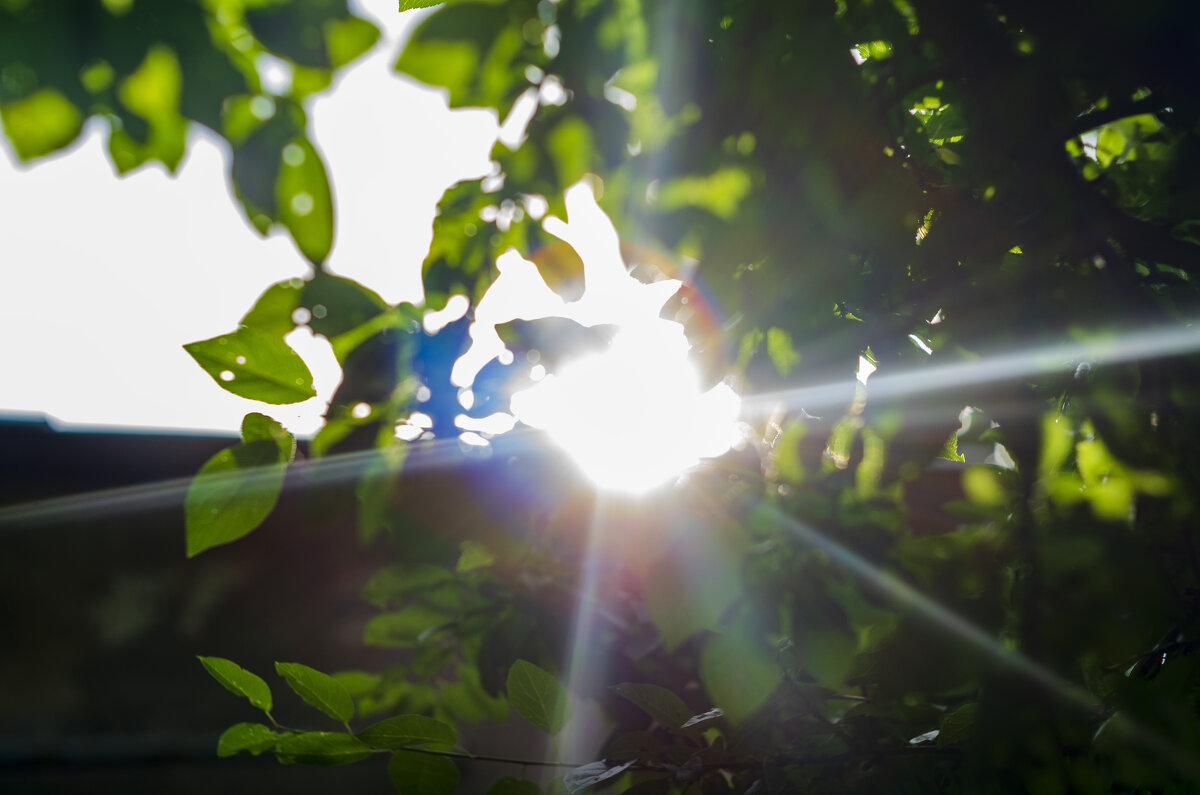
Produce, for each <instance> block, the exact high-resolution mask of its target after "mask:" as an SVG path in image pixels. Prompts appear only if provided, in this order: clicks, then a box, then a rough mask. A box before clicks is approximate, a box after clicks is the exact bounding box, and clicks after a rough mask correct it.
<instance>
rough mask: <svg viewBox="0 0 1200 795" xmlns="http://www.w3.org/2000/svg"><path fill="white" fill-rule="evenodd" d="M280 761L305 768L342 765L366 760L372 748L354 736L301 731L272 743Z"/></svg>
mask: <svg viewBox="0 0 1200 795" xmlns="http://www.w3.org/2000/svg"><path fill="white" fill-rule="evenodd" d="M275 755H276V756H278V757H279V761H281V762H300V763H301V764H305V765H345V764H349V763H350V762H357V761H358V760H360V759H366V758H367V757H368V756H370V755H371V749H370V748H369V747H368V746H367V745H366V744H365V743H363V742H362V741H361V740H359V739H358V738H357V737H355V736H354V735H353V734H344V733H342V732H304V733H303V734H293V735H289V736H287V737H284V738H282V739H280V740H279V742H278V743H276V744H275Z"/></svg>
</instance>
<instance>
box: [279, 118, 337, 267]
mask: <svg viewBox="0 0 1200 795" xmlns="http://www.w3.org/2000/svg"><path fill="white" fill-rule="evenodd" d="M280 157H281V158H282V159H283V163H282V165H281V166H280V169H279V177H278V179H277V181H276V182H275V202H276V206H277V207H278V209H279V220H280V221H282V222H283V225H284V226H286V227H287V230H288V231H289V232H291V233H292V239H293V240H295V241H296V246H297V247H298V248H299V249H300V253H301V254H303V255H304V256H305V257H307V258H308V260H309V261H310V262H312V263H313V264H314V265H319V264H320V263H321V262H323V261H324V260H325V258H326V257H327V256H329V249H331V248H332V247H333V198H332V195H331V194H330V191H329V178H328V177H327V176H326V174H325V165H324V163H322V162H321V156H320V155H319V154H318V153H317V150H316V147H314V146H313V145H312V144H311V143H309V142H308V141H307V140H305V139H303V138H296V139H294V140H292V141H289V142H288V143H287V144H286V145H285V146H284V147H283V150H282V151H281V153H280Z"/></svg>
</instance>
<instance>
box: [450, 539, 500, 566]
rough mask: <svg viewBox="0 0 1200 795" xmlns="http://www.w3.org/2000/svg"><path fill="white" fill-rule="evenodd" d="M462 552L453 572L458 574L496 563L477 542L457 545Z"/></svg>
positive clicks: (487, 550)
mask: <svg viewBox="0 0 1200 795" xmlns="http://www.w3.org/2000/svg"><path fill="white" fill-rule="evenodd" d="M458 548H459V549H460V550H461V551H462V552H461V554H460V555H459V556H458V563H457V564H455V566H454V570H455V571H457V572H458V573H459V574H462V573H463V572H467V571H474V570H475V569H484V568H487V567H488V566H491V565H492V564H493V563H495V562H496V556H495V555H493V554H492V553H491V550H489V549H488V548H487V547H485V546H484V545H483V544H481V543H479V542H478V541H470V540H468V541H464V542H462V543H461V544H459V545H458Z"/></svg>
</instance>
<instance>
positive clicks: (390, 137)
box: [0, 0, 497, 434]
mask: <svg viewBox="0 0 1200 795" xmlns="http://www.w3.org/2000/svg"><path fill="white" fill-rule="evenodd" d="M358 5H359V6H360V9H359V13H361V14H363V15H364V16H368V17H371V18H372V19H373V20H374V21H375V22H376V23H377V24H379V25H380V27H381V28H382V29H383V30H384V37H383V40H382V41H381V43H380V44H379V45H378V46H377V47H376V48H375V50H374V51H372V52H371V53H370V54H369V55H367V56H366V57H364V58H363V59H361V60H360V61H359V62H357V63H356V64H355V65H354V66H353V67H352V68H350V69H348V70H346V71H345V72H344V73H343V74H342V77H341V79H340V81H339V82H338V84H337V85H336V86H335V87H334V89H332V90H331V91H330V92H327V93H326V94H324V95H321V97H319V98H318V99H316V100H315V101H314V102H313V103H312V104H311V106H310V108H309V111H310V123H311V125H312V128H311V132H312V134H313V136H314V138H315V139H316V141H317V143H318V145H319V146H320V147H321V148H322V150H323V153H324V155H325V158H326V163H327V165H328V167H329V172H330V178H331V180H332V181H333V188H334V191H335V193H336V202H337V210H336V212H337V217H336V224H337V228H336V234H335V243H334V249H333V253H332V256H331V268H332V270H334V271H335V272H336V273H338V274H341V275H344V276H347V277H350V278H353V279H356V280H358V281H360V282H362V283H363V284H365V285H367V286H368V287H371V288H372V289H374V290H376V291H378V292H379V293H380V294H381V295H382V296H383V297H384V298H385V299H386V300H388V301H389V302H393V303H394V302H397V301H400V300H405V299H412V298H414V297H416V296H419V295H420V272H419V271H420V263H421V261H422V259H423V258H424V255H425V252H426V251H427V249H428V246H429V240H430V236H431V234H432V232H431V227H430V222H431V220H432V217H433V210H434V206H435V204H436V203H437V201H438V199H439V198H440V196H441V194H442V192H443V191H444V190H445V189H446V187H448V186H449V185H450V184H452V183H453V182H455V181H457V180H460V179H464V178H468V177H477V176H481V175H483V174H484V173H486V172H487V171H488V168H489V158H488V153H489V152H490V150H491V146H492V144H493V142H494V141H495V139H496V133H497V126H496V119H495V116H494V115H493V114H491V113H488V112H484V111H453V112H452V111H450V110H448V109H447V107H446V102H445V99H444V98H443V95H442V93H441V92H438V91H435V90H432V89H429V88H426V87H423V86H420V85H417V84H415V83H412V82H409V81H406V80H403V79H401V78H400V77H398V76H397V75H396V74H395V73H394V72H393V71H392V69H391V66H392V63H393V62H394V60H395V56H396V53H397V50H398V43H399V41H400V38H401V37H402V36H403V35H404V33H405V30H406V29H407V28H408V27H409V26H410V25H411V24H412V22H414V21H416V20H417V19H419V16H417V14H419V13H420V12H412V13H409V14H404V15H401V14H398V13H397V12H396V10H395V9H396V4H395V0H362V2H361V3H359V4H358ZM0 138H2V136H0ZM0 152H2V154H0V416H3V415H13V414H27V413H34V414H45V415H47V416H49V417H50V418H51V419H52V420H55V421H57V424H60V425H84V426H112V425H121V426H135V427H144V428H188V429H196V430H217V431H231V432H232V431H236V430H237V428H238V427H239V425H240V423H241V419H242V417H243V415H245V414H246V412H248V411H263V412H264V413H268V414H271V415H273V416H275V417H277V418H278V419H280V420H281V421H283V422H284V424H285V425H286V426H287V427H289V428H290V429H291V430H293V431H295V432H297V433H301V434H308V433H312V432H313V431H315V430H316V429H317V428H318V427H319V424H320V415H321V413H322V412H323V410H324V407H325V403H326V402H327V401H328V399H329V397H330V395H331V394H332V392H333V390H334V389H335V388H336V386H337V381H338V378H339V377H340V375H339V372H338V369H337V366H336V363H335V362H334V360H333V353H332V351H331V350H330V349H329V347H328V344H327V343H324V342H323V341H321V340H317V339H314V338H312V336H311V335H307V336H306V337H305V336H304V335H302V334H299V333H298V334H296V335H293V337H290V338H289V342H291V343H292V344H293V346H294V347H295V348H296V349H297V350H298V351H299V352H300V353H301V355H302V356H304V357H305V359H306V360H307V361H308V363H309V366H310V368H311V369H312V370H313V374H314V377H315V380H316V384H315V385H316V388H317V391H318V395H317V397H315V398H313V399H311V400H309V401H306V402H304V403H301V404H297V405H295V406H279V407H275V406H270V407H269V406H266V405H265V404H261V403H257V402H255V401H250V400H246V399H244V398H239V397H237V396H235V395H232V394H230V393H228V392H226V391H225V390H223V389H221V388H220V387H218V386H217V385H216V384H215V383H214V382H213V381H212V379H211V378H210V377H209V376H208V375H207V374H206V373H205V372H204V371H203V370H201V369H200V367H199V366H198V365H197V364H196V363H195V362H194V361H193V360H192V359H191V357H190V356H188V355H187V353H185V352H184V350H183V349H182V347H181V346H182V345H184V344H185V343H188V342H193V341H196V340H201V339H207V338H209V337H213V336H216V335H218V334H224V333H228V332H230V331H233V330H234V329H235V328H236V327H237V322H238V319H239V318H240V317H241V316H242V315H243V314H244V313H245V312H246V311H247V310H248V309H249V308H250V307H251V305H252V304H253V303H254V300H255V299H256V298H257V297H258V296H259V294H260V293H262V291H263V290H264V289H266V288H267V287H268V286H269V285H271V284H272V283H274V282H276V281H279V280H281V279H286V278H289V277H292V276H302V275H304V274H306V273H307V272H308V265H307V263H306V262H305V261H304V259H303V258H302V257H301V256H300V254H299V253H298V252H297V251H296V249H295V247H294V246H293V244H292V243H291V241H290V239H289V238H287V237H286V236H285V235H283V234H282V233H280V234H276V235H273V236H271V237H269V238H267V239H265V240H264V239H262V238H260V237H259V236H258V235H257V234H256V233H255V232H254V231H253V230H252V229H251V227H250V226H249V224H248V223H247V222H246V221H245V220H244V219H243V217H242V215H241V212H240V210H239V208H238V207H237V205H236V204H235V202H234V199H233V198H232V195H231V194H230V189H229V185H228V180H227V176H226V175H227V174H228V172H229V168H230V158H229V152H228V151H227V149H226V148H225V145H224V144H223V142H221V141H220V140H219V139H218V138H217V137H216V136H215V135H213V134H212V133H209V132H208V131H206V130H201V129H196V130H194V132H193V134H192V137H191V141H190V145H189V148H188V155H187V159H186V160H185V161H184V163H183V165H182V166H181V167H180V169H179V171H178V173H177V175H176V176H175V177H174V178H172V177H169V176H168V175H167V174H166V173H165V171H164V170H163V169H162V168H161V167H154V166H151V167H147V168H143V169H141V170H139V171H138V172H136V173H134V174H132V175H130V176H127V177H124V178H121V179H118V178H117V177H115V176H114V172H113V169H112V166H111V165H110V164H109V161H108V157H107V153H106V151H105V133H104V130H103V127H102V125H100V124H97V123H94V122H93V123H92V124H91V125H89V126H88V128H87V129H86V130H85V133H84V135H83V137H82V138H81V140H80V141H79V142H77V143H76V145H75V146H73V147H72V148H71V149H70V150H68V151H67V152H65V153H62V154H59V155H57V156H55V157H52V158H49V159H45V160H41V161H38V162H37V164H36V165H34V166H33V167H32V168H29V167H26V166H24V165H20V164H18V163H17V161H16V158H15V156H14V155H13V154H12V151H11V149H10V148H9V147H8V144H7V141H3V142H0Z"/></svg>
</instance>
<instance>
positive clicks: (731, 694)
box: [700, 635, 780, 725]
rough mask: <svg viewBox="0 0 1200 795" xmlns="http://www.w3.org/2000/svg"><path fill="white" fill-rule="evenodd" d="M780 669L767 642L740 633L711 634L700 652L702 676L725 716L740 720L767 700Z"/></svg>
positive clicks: (733, 721)
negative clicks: (765, 643) (765, 644)
mask: <svg viewBox="0 0 1200 795" xmlns="http://www.w3.org/2000/svg"><path fill="white" fill-rule="evenodd" d="M779 678H780V671H779V666H778V665H776V663H775V660H774V658H773V656H772V655H771V654H769V653H768V650H767V649H766V648H765V646H764V644H762V643H758V642H755V641H754V639H752V638H749V637H743V636H738V635H718V636H717V637H714V638H711V639H710V640H709V641H708V643H706V644H705V646H704V651H703V652H702V653H701V655H700V680H701V681H702V682H703V683H704V689H705V691H707V692H708V695H709V698H711V699H712V700H713V703H714V704H716V705H717V706H718V707H720V708H721V709H722V710H723V711H724V712H725V716H726V718H728V719H729V721H730V722H731V723H733V724H735V725H736V724H739V723H741V722H742V721H743V720H745V719H746V718H748V717H749V716H750V715H751V714H753V713H754V712H755V711H757V710H758V709H759V707H761V706H762V705H763V704H765V703H766V701H767V698H768V697H769V696H770V695H771V692H772V691H773V690H774V689H775V686H776V685H777V684H778V683H779Z"/></svg>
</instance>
